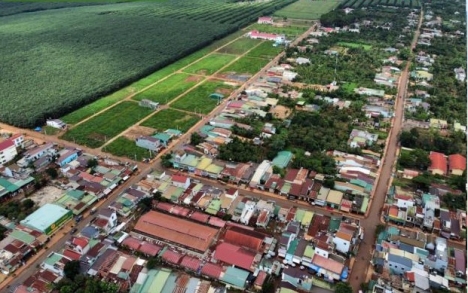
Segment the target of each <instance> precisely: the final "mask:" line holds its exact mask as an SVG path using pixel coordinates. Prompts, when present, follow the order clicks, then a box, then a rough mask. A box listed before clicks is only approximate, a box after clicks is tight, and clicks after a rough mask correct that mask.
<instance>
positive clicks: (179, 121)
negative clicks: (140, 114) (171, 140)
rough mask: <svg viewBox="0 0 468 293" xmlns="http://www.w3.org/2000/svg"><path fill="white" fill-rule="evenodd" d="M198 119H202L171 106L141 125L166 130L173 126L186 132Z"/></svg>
mask: <svg viewBox="0 0 468 293" xmlns="http://www.w3.org/2000/svg"><path fill="white" fill-rule="evenodd" d="M198 121H200V117H198V116H196V115H192V114H189V113H186V112H182V111H178V110H174V109H170V108H169V109H164V110H162V111H159V112H158V113H156V114H154V115H153V116H151V117H150V118H148V119H147V120H145V121H144V122H143V123H142V124H141V125H142V126H145V127H151V128H154V129H155V130H157V131H165V130H167V129H169V128H172V129H178V130H180V131H182V132H186V131H187V130H189V129H190V128H191V127H192V126H193V125H195V124H196V123H197V122H198Z"/></svg>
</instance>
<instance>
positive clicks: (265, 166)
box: [250, 160, 273, 188]
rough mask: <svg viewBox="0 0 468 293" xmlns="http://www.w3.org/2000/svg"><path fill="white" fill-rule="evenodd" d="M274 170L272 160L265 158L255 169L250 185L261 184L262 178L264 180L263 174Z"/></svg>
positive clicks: (254, 186) (253, 186)
mask: <svg viewBox="0 0 468 293" xmlns="http://www.w3.org/2000/svg"><path fill="white" fill-rule="evenodd" d="M271 171H273V167H272V165H271V162H270V161H267V160H264V161H263V162H262V163H261V164H260V165H259V166H258V168H257V170H255V173H254V175H253V176H252V180H250V187H252V188H256V187H257V186H258V185H259V184H260V180H262V177H263V175H265V173H266V172H271Z"/></svg>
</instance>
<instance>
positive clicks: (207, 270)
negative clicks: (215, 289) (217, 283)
mask: <svg viewBox="0 0 468 293" xmlns="http://www.w3.org/2000/svg"><path fill="white" fill-rule="evenodd" d="M222 272H223V267H222V266H220V265H217V264H214V263H207V264H205V265H203V268H202V270H201V273H202V275H205V276H208V277H211V278H213V279H219V277H220V276H221V273H222Z"/></svg>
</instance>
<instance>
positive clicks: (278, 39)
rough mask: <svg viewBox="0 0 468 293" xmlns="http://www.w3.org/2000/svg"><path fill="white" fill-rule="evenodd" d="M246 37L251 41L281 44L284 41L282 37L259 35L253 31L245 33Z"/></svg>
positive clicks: (259, 33) (267, 34) (266, 34)
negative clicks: (257, 40) (258, 40)
mask: <svg viewBox="0 0 468 293" xmlns="http://www.w3.org/2000/svg"><path fill="white" fill-rule="evenodd" d="M247 36H248V37H249V38H251V39H260V40H267V41H275V42H277V43H282V42H284V40H285V36H284V35H277V34H269V33H261V32H259V31H257V30H253V31H250V32H248V33H247Z"/></svg>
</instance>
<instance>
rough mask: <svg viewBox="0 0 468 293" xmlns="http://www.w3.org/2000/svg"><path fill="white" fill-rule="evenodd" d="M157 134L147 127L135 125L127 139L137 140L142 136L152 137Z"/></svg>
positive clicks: (126, 135) (126, 134)
mask: <svg viewBox="0 0 468 293" xmlns="http://www.w3.org/2000/svg"><path fill="white" fill-rule="evenodd" d="M155 132H156V130H155V129H153V128H151V127H146V126H139V125H135V126H133V127H131V128H130V129H129V130H128V131H127V132H126V133H125V137H126V138H128V139H131V140H135V139H136V138H137V137H140V136H142V135H143V136H150V135H152V134H154V133H155Z"/></svg>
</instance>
